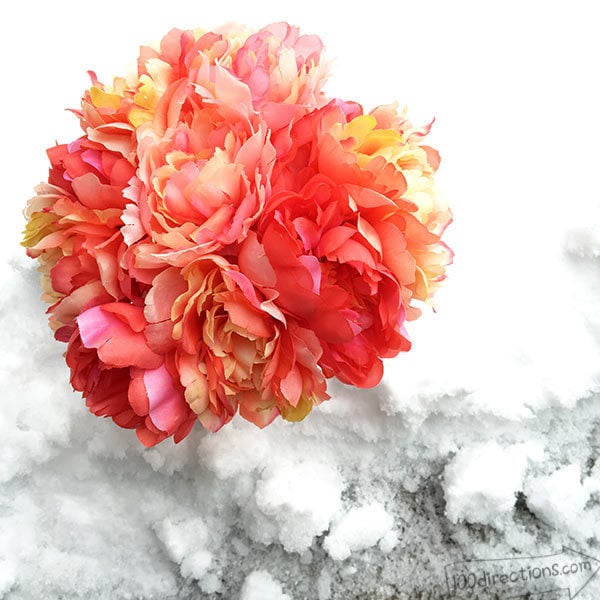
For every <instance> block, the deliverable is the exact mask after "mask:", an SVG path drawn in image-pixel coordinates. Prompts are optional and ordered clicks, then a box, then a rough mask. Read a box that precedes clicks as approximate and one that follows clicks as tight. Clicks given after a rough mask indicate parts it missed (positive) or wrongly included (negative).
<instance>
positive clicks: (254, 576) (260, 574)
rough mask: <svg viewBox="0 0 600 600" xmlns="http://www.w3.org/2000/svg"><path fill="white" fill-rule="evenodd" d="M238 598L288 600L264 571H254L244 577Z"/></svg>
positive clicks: (275, 582)
mask: <svg viewBox="0 0 600 600" xmlns="http://www.w3.org/2000/svg"><path fill="white" fill-rule="evenodd" d="M240 600H290V597H289V596H288V595H287V594H284V593H283V592H282V590H281V585H279V583H277V581H275V580H274V579H273V577H271V575H269V573H267V572H266V571H254V572H253V573H250V575H248V577H246V581H244V586H243V587H242V594H241V596H240Z"/></svg>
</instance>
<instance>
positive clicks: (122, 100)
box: [23, 23, 452, 446]
mask: <svg viewBox="0 0 600 600" xmlns="http://www.w3.org/2000/svg"><path fill="white" fill-rule="evenodd" d="M322 50H323V44H322V42H321V41H320V39H319V38H318V37H316V36H312V35H301V34H300V32H299V30H298V29H297V28H296V27H292V26H290V25H288V24H287V23H274V24H271V25H268V26H266V27H264V28H263V29H261V30H259V31H258V32H256V33H250V32H247V31H246V30H244V29H243V28H236V27H232V28H227V29H223V30H217V31H209V32H203V31H199V30H198V31H183V30H178V29H174V30H172V31H170V32H169V33H168V34H167V35H166V36H165V37H164V38H163V40H162V41H161V43H160V45H159V46H157V47H149V46H145V47H142V48H141V50H140V55H139V59H138V63H137V73H135V74H134V75H131V76H129V77H127V78H115V79H114V80H113V82H112V84H110V85H107V84H103V83H101V82H100V81H99V80H98V79H97V77H96V75H95V74H94V73H92V72H90V76H91V79H92V85H91V87H90V89H89V90H87V91H86V92H85V93H84V96H83V98H82V102H81V107H80V109H79V110H76V111H74V112H75V114H76V115H77V116H78V118H79V120H80V123H81V126H82V129H83V135H82V136H81V137H80V138H79V139H77V140H75V141H74V142H72V143H71V144H68V145H65V144H63V145H57V146H55V147H54V148H51V149H50V150H49V151H48V156H49V158H50V163H51V168H50V173H49V177H48V182H47V183H43V184H41V185H40V186H39V187H38V188H37V190H36V191H37V194H36V196H35V197H34V198H33V199H31V200H30V202H29V205H28V208H27V211H26V217H27V220H28V223H27V226H26V230H25V237H24V241H23V244H24V245H25V246H26V247H27V252H28V254H29V255H30V256H31V257H32V258H37V259H38V260H39V264H40V271H41V274H42V287H43V292H44V293H43V298H44V299H45V300H46V301H47V302H49V303H50V307H49V309H48V313H49V321H50V325H51V327H52V328H53V329H54V331H55V336H56V338H57V339H59V340H61V341H63V342H67V343H68V346H67V351H66V361H67V364H68V366H69V368H70V369H71V383H72V385H73V387H74V388H75V389H76V390H79V391H81V392H82V393H83V396H84V397H85V399H86V404H87V406H88V407H89V409H90V411H91V412H92V413H94V414H96V415H99V416H109V417H111V418H112V419H113V421H114V422H115V423H116V424H117V425H119V426H121V427H125V428H129V429H135V430H136V432H137V435H138V437H139V439H140V441H141V442H142V443H143V444H144V445H146V446H152V445H154V444H156V443H158V442H160V441H162V440H164V439H166V438H167V437H171V436H172V437H173V439H174V440H175V442H178V441H180V440H181V439H183V438H184V437H185V436H186V435H187V434H188V433H189V431H190V430H191V428H192V426H193V424H194V423H195V421H196V420H198V421H200V423H201V424H202V425H203V426H204V427H206V428H207V429H209V430H212V431H216V430H218V429H219V428H220V427H222V426H223V425H225V424H226V423H227V422H228V421H230V420H231V419H232V418H233V417H234V416H235V415H236V414H237V413H239V414H240V415H241V416H242V417H243V418H245V419H247V420H249V421H251V422H253V423H255V424H256V425H257V426H259V427H265V426H266V425H268V424H269V423H271V422H272V421H273V420H274V419H276V418H277V417H278V416H281V417H282V418H284V419H286V420H289V421H298V420H300V419H303V418H304V417H305V416H306V415H307V414H308V413H309V412H310V411H311V409H312V408H313V407H314V406H315V405H317V404H319V403H321V402H323V401H325V400H327V398H328V397H329V396H328V394H327V379H328V378H330V377H338V378H339V379H340V380H341V381H343V382H345V383H348V384H351V385H356V386H359V387H372V386H374V385H376V384H377V383H378V382H379V381H380V379H381V377H382V374H383V359H384V358H388V357H393V356H396V355H397V354H398V353H400V352H405V351H408V350H409V349H410V346H411V343H410V340H409V336H408V333H407V330H406V324H407V322H408V321H410V320H412V319H415V318H417V317H418V315H419V314H420V309H419V306H418V303H423V302H425V303H430V304H431V302H432V296H433V294H434V292H435V290H436V288H437V287H438V286H439V285H440V284H441V282H442V281H443V279H444V277H445V268H446V266H447V265H448V264H449V263H450V262H451V260H452V253H451V251H450V250H449V249H448V248H447V246H446V245H445V244H444V242H443V241H442V239H441V238H442V235H443V232H444V229H445V228H446V226H447V225H448V224H449V222H450V220H451V214H450V211H449V210H448V208H447V207H446V205H445V203H444V202H443V201H442V200H441V199H440V197H439V195H438V194H437V191H436V188H435V184H434V180H433V176H434V173H435V171H436V170H437V168H438V165H439V160H440V159H439V155H438V153H437V152H436V151H435V150H434V149H433V148H431V147H429V146H427V145H424V144H423V143H422V142H423V138H424V137H425V136H426V135H427V133H428V131H429V127H430V126H427V127H425V128H422V129H418V128H414V127H413V126H412V124H411V123H410V122H409V121H408V120H407V119H406V117H405V115H404V114H400V113H398V111H397V110H396V107H395V106H394V105H390V106H380V107H378V108H376V109H374V110H373V111H371V113H369V114H365V113H364V112H363V109H362V107H361V106H360V105H359V104H358V103H356V102H352V101H344V100H341V99H331V98H328V97H327V96H326V95H325V94H324V93H323V91H322V86H323V82H324V77H325V75H326V67H325V63H324V62H323V60H322V57H321V54H322Z"/></svg>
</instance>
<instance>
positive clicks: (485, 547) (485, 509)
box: [0, 0, 600, 600]
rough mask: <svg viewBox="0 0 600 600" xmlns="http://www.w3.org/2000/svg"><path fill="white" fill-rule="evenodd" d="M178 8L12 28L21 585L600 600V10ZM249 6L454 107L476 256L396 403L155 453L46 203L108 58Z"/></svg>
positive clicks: (390, 91)
mask: <svg viewBox="0 0 600 600" xmlns="http://www.w3.org/2000/svg"><path fill="white" fill-rule="evenodd" d="M163 4H164V5H163V6H161V4H160V3H152V2H150V3H149V2H145V3H142V2H130V3H127V4H125V3H123V2H121V3H118V2H116V1H113V0H110V1H106V2H104V3H102V4H95V5H93V8H92V7H90V8H89V11H88V8H86V9H85V10H84V9H82V8H81V5H80V4H78V3H74V2H73V3H71V2H55V3H46V4H40V5H39V6H38V5H37V4H36V3H34V2H33V1H31V0H29V1H26V2H22V3H20V7H17V8H15V9H14V10H15V11H16V12H15V13H14V14H13V15H11V16H10V18H9V17H8V16H6V15H5V18H3V19H2V26H1V27H2V29H3V30H2V32H1V33H2V36H1V41H0V43H1V44H2V56H3V57H4V62H3V82H4V83H3V88H2V89H3V93H2V98H1V99H0V101H1V102H2V106H1V109H2V110H1V114H2V115H4V118H3V143H2V148H1V150H0V151H1V152H2V163H1V164H2V165H3V173H4V178H3V179H4V186H3V196H4V204H3V206H4V210H5V211H6V214H5V215H3V219H2V223H1V224H0V225H1V227H2V232H1V233H2V238H1V239H2V240H3V244H5V246H4V247H3V262H2V264H1V265H0V281H1V284H0V285H1V289H2V294H1V295H0V339H1V345H0V378H1V382H0V402H1V410H0V598H6V599H8V600H26V599H27V600H29V599H36V600H37V599H55V598H62V599H65V600H67V599H75V598H86V599H92V598H93V599H111V600H119V599H121V598H122V599H125V598H129V599H140V600H142V599H143V600H150V599H151V598H152V599H156V600H171V599H172V600H175V599H177V600H183V599H188V598H190V599H191V598H220V599H224V600H229V599H232V600H237V599H238V598H239V599H240V600H283V599H286V600H300V599H311V600H312V599H315V600H329V599H331V600H337V599H344V600H349V599H354V598H356V599H402V600H404V599H411V600H412V599H440V600H441V599H450V598H453V599H454V598H485V599H488V598H490V599H491V598H500V599H502V600H506V599H508V598H517V597H519V598H524V597H526V596H525V594H527V593H529V594H530V596H529V597H530V598H535V599H536V600H538V599H539V600H555V599H556V600H563V599H569V600H571V599H572V598H577V600H597V599H598V598H600V572H599V573H598V574H597V575H596V576H594V574H595V573H596V571H597V570H598V569H599V568H600V460H599V455H600V310H599V309H598V306H599V303H600V198H599V192H598V164H600V152H599V150H598V145H597V140H598V139H600V117H599V116H598V112H597V111H598V106H600V93H599V92H598V88H597V85H596V84H597V81H596V80H597V72H598V68H597V58H598V56H600V40H599V38H598V36H597V33H596V24H595V23H596V21H595V19H594V17H593V15H594V14H595V13H594V11H593V10H592V8H593V6H592V3H591V2H590V3H585V2H574V3H571V4H569V8H568V9H567V8H566V5H565V6H564V7H562V6H560V5H558V4H554V3H541V2H540V3H539V4H538V3H536V2H533V1H532V2H529V3H522V4H519V5H518V6H517V4H512V3H510V2H509V3H507V2H495V3H476V2H472V3H468V2H464V1H461V2H452V3H445V2H427V3H408V2H404V1H400V2H393V3H392V2H389V3H387V2H378V1H373V2H369V3H368V4H365V5H364V6H362V7H361V8H360V10H358V9H356V12H354V9H351V8H350V4H349V3H336V2H331V3H329V4H325V3H319V2H312V1H311V2H308V1H305V2H302V3H297V4H296V5H290V6H289V7H286V8H283V7H282V6H281V5H278V6H276V7H273V8H268V7H267V5H266V4H262V5H260V7H258V6H255V5H251V4H250V3H248V2H246V3H242V2H228V3H227V7H219V6H216V7H214V8H207V7H206V6H205V5H204V4H201V3H196V2H183V1H178V0H172V1H171V2H165V3H163ZM165 15H168V16H165ZM234 19H235V20H238V21H242V22H245V23H247V24H249V25H251V26H260V25H262V24H264V23H267V22H270V21H275V20H279V19H286V20H288V21H290V22H292V23H295V24H298V25H300V26H301V27H302V28H303V30H305V31H306V32H314V33H318V34H319V35H321V37H322V38H323V39H324V41H325V43H326V46H327V48H328V51H329V52H328V53H329V56H331V57H335V58H336V63H335V66H334V71H333V76H332V79H331V81H330V82H329V84H328V88H327V90H328V93H330V94H337V95H340V96H346V97H354V98H355V99H357V100H359V101H361V102H362V103H363V104H364V105H365V107H366V108H370V107H372V106H374V105H375V104H377V103H386V102H389V101H393V100H395V99H398V100H400V101H401V102H406V103H407V104H408V105H409V114H410V115H411V116H412V117H413V120H414V121H417V122H419V120H421V121H426V120H427V119H428V118H430V117H431V116H432V115H434V114H435V115H436V117H437V123H436V126H435V133H434V134H433V136H432V140H431V143H432V144H433V145H435V146H437V147H438V148H439V149H440V151H441V153H442V156H443V159H444V160H443V166H442V169H441V171H440V177H439V183H440V186H441V188H442V190H443V193H444V194H445V195H446V196H447V197H448V198H449V200H450V203H451V206H452V207H453V210H454V214H455V223H454V224H453V225H452V227H451V229H450V230H449V232H448V233H449V236H448V237H449V242H450V244H451V245H452V246H453V248H454V249H455V251H456V260H455V265H454V266H453V267H452V269H451V271H450V277H449V280H448V285H447V286H446V288H445V289H444V290H443V291H442V292H441V293H440V294H439V297H438V312H437V313H436V314H426V315H425V317H424V318H423V319H422V320H421V321H419V322H417V323H414V324H412V328H411V334H412V336H413V339H414V349H413V351H411V353H410V354H408V355H406V356H402V357H399V358H398V359H395V360H393V361H389V362H388V364H387V372H386V375H385V380H384V383H383V384H381V385H380V386H379V387H378V388H376V389H374V390H370V391H356V390H352V389H349V388H346V387H344V386H342V385H340V384H332V387H331V390H332V392H333V394H332V395H333V399H332V400H331V401H329V402H328V403H326V404H325V405H323V406H322V407H321V408H320V409H318V410H315V411H314V412H313V414H312V415H311V416H310V417H309V418H308V419H307V420H306V421H304V422H302V423H301V424H289V423H283V422H277V423H275V424H273V425H272V426H271V427H269V428H268V429H267V430H265V431H259V430H257V429H256V428H255V427H254V426H253V425H250V424H248V423H246V422H242V421H239V420H235V421H234V422H232V423H231V424H230V425H229V426H227V427H225V428H224V429H223V430H221V431H220V432H219V433H217V434H208V433H205V432H203V431H201V430H200V428H198V429H197V430H196V431H195V432H194V433H193V434H192V435H191V436H190V437H189V438H187V439H186V440H184V442H182V443H181V444H179V445H178V446H175V445H174V444H172V442H171V441H167V442H165V443H163V444H161V445H160V446H158V447H157V448H154V449H151V450H145V449H143V448H142V447H141V446H140V445H139V443H138V442H137V439H136V437H135V434H134V433H132V432H130V431H123V430H119V429H117V428H116V427H115V426H114V425H113V424H112V422H109V421H107V420H101V419H98V418H96V417H94V416H92V415H90V414H89V413H88V412H87V410H86V409H85V406H84V403H83V401H82V400H81V398H80V397H79V396H78V395H77V394H74V393H73V392H72V391H70V388H69V385H68V373H67V368H66V366H65V365H64V362H63V359H62V352H63V348H62V347H61V345H60V344H59V343H57V342H55V341H54V340H53V339H52V335H51V332H50V331H49V329H48V328H47V327H46V323H45V315H44V306H43V305H42V303H41V302H40V301H39V300H38V297H39V294H40V290H39V284H38V277H37V273H36V272H35V265H34V264H33V263H32V261H29V260H27V259H26V258H24V256H23V253H22V252H21V250H20V249H19V248H18V247H17V241H18V238H19V231H20V229H21V227H22V221H21V217H20V214H19V213H20V211H21V209H22V207H23V206H24V203H25V200H26V199H27V198H28V197H29V195H31V193H32V187H33V186H34V185H35V184H36V183H37V182H38V181H39V180H42V179H43V178H44V177H45V169H46V165H45V158H44V155H43V151H44V149H45V148H46V147H47V146H49V145H50V144H52V143H53V142H54V140H55V139H58V140H59V141H61V142H63V141H69V140H70V139H71V138H74V137H76V136H77V135H78V133H77V129H76V122H75V121H76V120H75V119H74V118H73V117H72V116H69V115H68V114H67V113H63V108H64V107H66V106H74V105H76V104H77V100H78V98H79V95H80V93H81V91H82V90H83V88H84V87H85V85H86V83H87V82H86V78H85V70H86V69H88V68H94V69H95V70H97V71H98V73H99V75H101V76H103V77H104V78H105V79H109V77H110V76H111V75H113V74H117V73H119V72H122V70H123V67H124V66H125V65H126V64H127V63H129V62H132V61H133V59H134V58H135V54H136V47H137V45H139V43H141V42H146V41H149V40H152V39H156V38H159V37H160V36H161V35H162V34H163V33H164V32H165V31H166V30H167V29H168V28H169V27H170V26H172V25H178V26H181V27H194V26H198V25H203V26H206V27H208V26H214V25H219V24H222V23H224V22H227V21H230V20H234ZM491 559H495V560H491ZM462 561H477V562H468V563H464V562H462ZM555 566H556V569H557V573H554V572H553V567H555ZM563 569H566V570H568V571H569V573H568V574H567V573H565V572H564V570H563ZM517 573H518V574H519V575H518V577H517V576H516V575H515V577H514V578H513V579H515V580H514V581H511V580H510V576H511V574H517ZM486 574H487V577H490V578H491V577H492V576H493V575H496V581H495V583H493V584H490V583H489V581H487V583H486ZM501 575H504V576H506V580H505V581H504V582H503V581H502V580H501V577H500V576H501ZM480 580H481V581H480ZM485 585H487V586H488V587H487V588H485ZM471 587H472V588H473V590H472V592H471V591H470V588H471ZM543 592H545V593H543Z"/></svg>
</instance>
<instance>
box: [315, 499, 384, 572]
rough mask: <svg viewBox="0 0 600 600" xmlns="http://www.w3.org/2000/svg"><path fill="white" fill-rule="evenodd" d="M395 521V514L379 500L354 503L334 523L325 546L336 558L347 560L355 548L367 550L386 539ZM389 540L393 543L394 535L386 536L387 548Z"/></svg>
mask: <svg viewBox="0 0 600 600" xmlns="http://www.w3.org/2000/svg"><path fill="white" fill-rule="evenodd" d="M393 525H394V519H393V517H392V516H391V515H390V514H389V513H388V512H386V510H385V508H384V507H383V505H382V504H381V503H379V502H372V503H371V504H367V505H365V506H360V507H353V508H351V509H350V510H349V511H348V512H347V513H346V514H345V515H343V516H342V517H341V518H340V519H339V521H338V522H336V523H334V524H333V525H332V528H331V533H330V534H329V535H328V536H327V537H326V538H325V541H324V543H323V547H324V548H325V550H327V552H328V553H329V556H331V558H333V559H334V560H344V559H345V558H348V557H349V556H350V555H351V554H352V552H355V551H356V550H365V549H366V548H371V547H372V546H374V545H375V544H377V542H378V541H380V540H382V541H383V539H384V538H385V536H386V535H388V534H390V533H392V531H391V530H392V527H393ZM390 541H392V543H393V537H392V538H390V537H388V538H387V539H386V543H385V547H386V548H389V546H390ZM389 549H390V550H391V548H389Z"/></svg>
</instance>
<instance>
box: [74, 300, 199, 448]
mask: <svg viewBox="0 0 600 600" xmlns="http://www.w3.org/2000/svg"><path fill="white" fill-rule="evenodd" d="M76 321H77V327H76V329H75V330H74V331H73V334H72V336H71V339H70V340H69V347H68V350H67V353H66V360H67V364H68V365H69V367H70V369H71V384H72V385H73V387H74V388H75V389H76V390H79V391H81V392H83V396H84V397H85V398H86V404H87V406H88V408H89V409H90V410H91V412H93V413H94V414H95V415H98V416H109V417H112V419H113V421H114V422H115V423H116V424H117V425H119V426H120V427H125V428H127V429H135V430H136V433H137V435H138V438H139V439H140V441H141V442H142V443H143V444H144V445H146V446H152V445H154V444H156V443H158V442H160V441H162V440H163V439H165V438H167V437H168V436H171V435H173V436H174V437H175V440H176V441H178V440H180V439H183V438H184V437H185V436H186V435H187V434H188V433H189V431H190V429H191V428H192V426H193V424H194V421H195V415H194V414H193V412H192V411H191V409H190V407H189V406H188V405H187V403H186V402H185V401H184V400H183V398H182V394H181V388H180V386H179V385H178V381H177V377H173V376H172V375H171V371H173V370H174V369H173V366H172V365H170V364H169V362H168V361H166V360H165V358H164V357H162V356H160V355H159V354H157V353H155V352H153V351H152V350H151V349H150V348H149V346H148V343H147V341H146V339H145V336H144V327H145V324H146V323H145V319H144V314H143V309H142V308H140V307H137V306H133V305H131V304H126V303H124V302H113V303H108V304H102V305H99V306H94V307H92V308H89V309H87V310H85V311H84V312H82V313H81V314H80V315H79V316H78V317H77V319H76Z"/></svg>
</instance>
